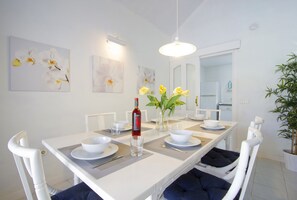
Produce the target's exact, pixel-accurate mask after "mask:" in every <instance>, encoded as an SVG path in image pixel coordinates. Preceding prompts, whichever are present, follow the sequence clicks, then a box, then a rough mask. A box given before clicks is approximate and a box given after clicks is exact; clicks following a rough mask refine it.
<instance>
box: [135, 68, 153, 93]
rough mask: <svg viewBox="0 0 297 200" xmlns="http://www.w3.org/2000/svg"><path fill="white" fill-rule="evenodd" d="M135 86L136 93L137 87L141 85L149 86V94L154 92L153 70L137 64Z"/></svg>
mask: <svg viewBox="0 0 297 200" xmlns="http://www.w3.org/2000/svg"><path fill="white" fill-rule="evenodd" d="M137 77H138V79H137V88H136V91H137V93H138V91H139V89H140V88H141V87H143V86H145V87H147V88H149V89H150V90H149V91H150V94H154V93H155V92H154V91H155V70H153V69H150V68H146V67H142V66H138V74H137Z"/></svg>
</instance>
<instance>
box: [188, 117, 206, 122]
mask: <svg viewBox="0 0 297 200" xmlns="http://www.w3.org/2000/svg"><path fill="white" fill-rule="evenodd" d="M189 119H191V120H194V121H203V120H205V117H203V118H197V117H195V116H189Z"/></svg>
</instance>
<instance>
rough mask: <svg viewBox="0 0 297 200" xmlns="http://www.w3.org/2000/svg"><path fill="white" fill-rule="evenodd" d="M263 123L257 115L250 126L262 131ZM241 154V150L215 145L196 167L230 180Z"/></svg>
mask: <svg viewBox="0 0 297 200" xmlns="http://www.w3.org/2000/svg"><path fill="white" fill-rule="evenodd" d="M263 123H264V119H263V118H261V117H258V116H256V117H255V119H254V121H252V122H251V123H250V127H252V128H255V129H257V130H259V131H261V127H262V124H263ZM251 137H252V135H250V134H247V139H250V138H251ZM239 155H240V154H239V152H236V151H229V150H225V149H219V148H216V147H214V148H213V149H211V150H210V151H209V152H208V153H207V154H206V155H205V156H203V157H202V158H201V161H200V162H199V163H198V164H197V165H196V168H197V169H199V170H201V171H203V172H207V173H211V174H213V175H214V176H217V177H220V178H223V179H225V180H230V179H231V178H232V176H234V173H230V172H231V171H232V169H234V167H236V166H237V164H238V161H239Z"/></svg>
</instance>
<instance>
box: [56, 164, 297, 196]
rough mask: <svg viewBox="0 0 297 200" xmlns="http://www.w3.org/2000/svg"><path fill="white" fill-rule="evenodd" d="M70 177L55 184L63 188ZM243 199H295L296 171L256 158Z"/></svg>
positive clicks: (69, 184)
mask: <svg viewBox="0 0 297 200" xmlns="http://www.w3.org/2000/svg"><path fill="white" fill-rule="evenodd" d="M72 181H73V180H72V179H70V180H68V181H65V182H63V183H59V184H57V185H55V187H56V188H59V189H65V188H67V187H69V186H71V184H72ZM244 199H245V200H297V172H292V171H289V170H287V169H286V168H285V165H284V163H281V162H277V161H273V160H268V159H262V158H258V159H257V161H256V163H255V167H254V170H253V173H252V175H251V178H250V182H249V185H248V189H247V191H246V196H245V198H244Z"/></svg>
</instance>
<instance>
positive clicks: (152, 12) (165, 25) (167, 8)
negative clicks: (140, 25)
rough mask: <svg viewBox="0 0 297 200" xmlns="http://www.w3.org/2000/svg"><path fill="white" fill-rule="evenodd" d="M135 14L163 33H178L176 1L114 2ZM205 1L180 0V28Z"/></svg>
mask: <svg viewBox="0 0 297 200" xmlns="http://www.w3.org/2000/svg"><path fill="white" fill-rule="evenodd" d="M112 1H114V2H117V3H119V4H122V5H123V6H124V7H126V8H127V9H128V10H130V11H132V12H133V13H135V14H137V15H140V16H142V17H143V18H145V19H146V20H148V21H149V22H151V23H152V24H153V25H155V26H156V27H157V28H158V29H159V30H160V31H162V32H163V33H165V34H167V35H169V36H172V35H173V34H175V32H176V0H112ZM203 1H205V0H179V4H178V10H179V12H178V15H179V17H178V21H179V26H180V25H181V24H183V23H184V22H185V20H186V19H187V18H188V17H189V16H190V15H191V14H192V13H193V12H194V10H196V8H197V7H199V6H200V5H201V4H202V3H203Z"/></svg>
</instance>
